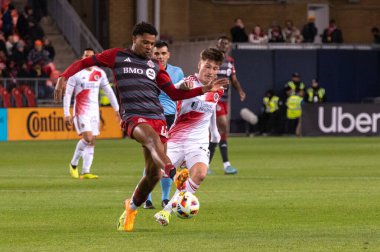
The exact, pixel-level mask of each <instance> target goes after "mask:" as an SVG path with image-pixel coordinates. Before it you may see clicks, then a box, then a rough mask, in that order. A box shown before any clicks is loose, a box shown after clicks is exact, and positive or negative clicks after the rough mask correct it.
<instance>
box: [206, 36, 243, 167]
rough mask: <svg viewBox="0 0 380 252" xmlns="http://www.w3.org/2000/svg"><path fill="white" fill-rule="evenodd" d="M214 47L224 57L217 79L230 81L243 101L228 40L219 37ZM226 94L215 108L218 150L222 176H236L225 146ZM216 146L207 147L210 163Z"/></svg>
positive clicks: (226, 123) (226, 122)
mask: <svg viewBox="0 0 380 252" xmlns="http://www.w3.org/2000/svg"><path fill="white" fill-rule="evenodd" d="M216 47H217V48H218V49H219V50H221V51H222V52H223V53H224V55H225V58H224V61H223V64H222V65H221V67H220V69H219V72H218V78H228V79H229V80H230V81H231V84H232V86H233V87H234V88H235V89H236V90H237V91H238V93H239V96H240V100H241V101H244V100H245V93H244V91H243V89H242V87H241V86H240V83H239V81H238V79H237V77H236V71H235V66H234V60H233V59H232V58H231V57H230V56H228V55H227V54H228V52H229V50H230V48H231V42H230V40H229V38H228V37H226V36H221V37H219V39H218V43H217V46H216ZM228 94H229V90H225V91H224V94H223V96H222V98H221V99H220V100H219V102H218V105H217V107H216V122H217V125H218V129H219V133H220V137H221V140H220V142H219V150H220V154H221V155H222V160H223V166H224V174H236V173H237V169H236V168H235V167H233V166H232V165H231V163H230V161H229V159H228V145H227V135H228V132H229V129H228V128H229V126H228V125H229V122H228ZM217 145H218V143H215V142H210V146H209V149H210V163H211V160H212V158H213V156H214V153H215V149H216V146H217ZM210 172H211V171H210Z"/></svg>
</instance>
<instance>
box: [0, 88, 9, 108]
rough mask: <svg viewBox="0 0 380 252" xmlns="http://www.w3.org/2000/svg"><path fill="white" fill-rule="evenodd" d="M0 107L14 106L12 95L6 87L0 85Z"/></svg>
mask: <svg viewBox="0 0 380 252" xmlns="http://www.w3.org/2000/svg"><path fill="white" fill-rule="evenodd" d="M0 107H1V108H10V107H12V103H11V95H10V94H9V93H8V91H7V90H6V89H5V88H2V87H0Z"/></svg>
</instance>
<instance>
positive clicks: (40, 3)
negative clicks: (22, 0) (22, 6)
mask: <svg viewBox="0 0 380 252" xmlns="http://www.w3.org/2000/svg"><path fill="white" fill-rule="evenodd" d="M28 3H29V4H30V6H31V7H32V8H33V12H34V17H35V21H36V22H37V23H39V22H40V20H41V18H42V17H46V16H47V15H48V11H47V0H28Z"/></svg>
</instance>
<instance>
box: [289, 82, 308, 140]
mask: <svg viewBox="0 0 380 252" xmlns="http://www.w3.org/2000/svg"><path fill="white" fill-rule="evenodd" d="M287 94H288V99H287V100H286V108H287V110H286V125H285V133H286V134H289V135H295V134H296V129H297V126H298V124H299V121H300V118H301V115H302V102H303V95H304V91H303V90H299V91H298V92H297V93H295V92H293V91H292V89H291V88H290V87H289V88H288V89H287Z"/></svg>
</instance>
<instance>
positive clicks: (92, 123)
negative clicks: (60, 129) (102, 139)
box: [73, 115, 100, 136]
mask: <svg viewBox="0 0 380 252" xmlns="http://www.w3.org/2000/svg"><path fill="white" fill-rule="evenodd" d="M73 121H74V125H75V129H76V131H77V133H78V135H82V133H83V132H86V131H91V132H92V135H94V136H97V135H99V134H100V132H99V115H81V116H74V119H73Z"/></svg>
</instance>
